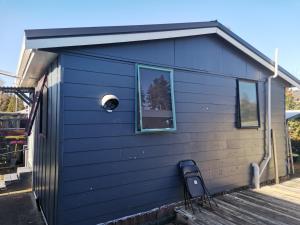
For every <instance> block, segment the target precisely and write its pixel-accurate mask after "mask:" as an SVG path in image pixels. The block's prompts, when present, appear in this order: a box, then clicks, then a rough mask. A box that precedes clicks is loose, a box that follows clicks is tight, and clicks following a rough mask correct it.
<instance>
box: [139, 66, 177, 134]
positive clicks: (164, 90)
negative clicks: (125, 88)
mask: <svg viewBox="0 0 300 225" xmlns="http://www.w3.org/2000/svg"><path fill="white" fill-rule="evenodd" d="M136 103H137V104H136V106H137V107H136V115H137V116H136V131H137V132H156V131H175V130H176V117H175V103H174V86H173V70H171V69H165V68H159V67H153V66H146V65H137V101H136Z"/></svg>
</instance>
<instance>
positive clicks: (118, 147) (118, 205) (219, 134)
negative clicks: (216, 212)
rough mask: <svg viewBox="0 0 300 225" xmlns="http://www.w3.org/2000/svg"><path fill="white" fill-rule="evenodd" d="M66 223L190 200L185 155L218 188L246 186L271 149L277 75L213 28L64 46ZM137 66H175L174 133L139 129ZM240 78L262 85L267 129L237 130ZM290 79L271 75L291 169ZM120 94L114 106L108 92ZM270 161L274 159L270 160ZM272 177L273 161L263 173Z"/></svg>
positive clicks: (280, 140)
mask: <svg viewBox="0 0 300 225" xmlns="http://www.w3.org/2000/svg"><path fill="white" fill-rule="evenodd" d="M60 54H61V56H60V57H61V67H62V82H63V83H62V87H61V88H62V93H61V94H62V96H61V101H62V106H61V107H62V109H61V113H62V117H61V125H62V130H61V134H60V137H61V149H60V154H61V156H62V161H61V165H60V166H61V168H60V170H59V172H60V175H61V182H60V185H59V188H60V189H59V190H60V191H61V192H60V197H59V201H58V202H59V206H58V207H59V208H58V219H59V224H65V225H67V224H68V225H75V224H78V225H79V224H80V225H85V224H97V223H100V222H105V221H108V220H111V219H115V218H119V217H122V216H126V215H132V214H134V213H138V212H141V211H146V210H150V209H152V208H154V207H158V206H161V205H163V204H168V203H171V202H176V201H179V200H182V199H183V197H182V186H181V184H180V181H179V177H178V171H177V167H176V166H177V162H178V161H179V160H182V159H189V158H192V159H194V160H195V161H197V163H198V164H199V166H200V168H201V170H202V173H203V175H204V178H205V181H206V183H207V186H208V188H209V190H211V192H219V191H225V190H229V189H232V188H236V187H240V186H244V185H248V184H249V182H250V163H251V162H260V160H262V158H263V154H264V139H265V137H264V134H265V132H264V126H265V115H264V114H265V97H266V96H265V91H266V88H265V83H264V82H265V79H266V78H267V76H268V75H270V74H271V72H270V71H267V70H265V69H264V68H263V67H261V66H260V65H258V64H257V63H256V62H254V61H253V60H252V59H250V58H248V57H247V56H245V55H244V54H243V53H241V52H239V51H238V50H237V49H235V48H234V47H233V46H231V45H229V44H228V43H227V42H225V41H223V40H221V39H220V38H218V37H217V36H215V35H207V36H202V37H188V38H179V39H169V40H159V41H148V42H136V43H127V44H126V43H124V44H116V45H105V46H93V47H80V48H70V49H65V50H63V51H62V52H60ZM136 63H142V64H146V65H155V66H162V67H168V68H173V69H174V89H175V103H176V117H177V131H176V132H175V133H156V134H135V91H136V90H135V81H136V74H135V73H136V72H135V66H136ZM236 78H248V79H253V80H257V81H258V82H259V101H260V115H261V128H259V129H237V128H235V107H236ZM284 86H285V83H284V82H283V81H282V80H280V79H277V80H276V81H274V82H273V93H274V94H273V96H274V97H273V103H274V104H273V114H272V116H273V127H274V129H275V131H276V137H277V145H278V147H277V148H278V150H279V152H278V158H279V167H280V171H279V172H280V175H285V174H286V168H285V158H286V154H285V139H284ZM107 93H112V94H115V95H117V96H118V97H119V98H120V106H119V107H118V108H117V110H115V111H114V112H113V113H107V112H105V111H104V110H103V109H102V108H101V107H100V104H99V99H100V97H101V96H103V95H104V94H107ZM271 164H272V163H271ZM272 176H273V168H272V165H271V166H269V167H268V168H267V170H266V173H265V175H264V179H269V178H271V177H272Z"/></svg>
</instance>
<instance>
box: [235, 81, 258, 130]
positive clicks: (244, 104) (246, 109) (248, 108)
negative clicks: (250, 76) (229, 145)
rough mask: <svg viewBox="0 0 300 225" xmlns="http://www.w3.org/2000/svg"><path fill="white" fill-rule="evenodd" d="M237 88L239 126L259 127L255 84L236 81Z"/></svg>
mask: <svg viewBox="0 0 300 225" xmlns="http://www.w3.org/2000/svg"><path fill="white" fill-rule="evenodd" d="M238 87H239V126H240V127H259V125H260V124H259V112H258V100H257V99H258V98H257V83H256V82H252V81H241V80H240V81H238Z"/></svg>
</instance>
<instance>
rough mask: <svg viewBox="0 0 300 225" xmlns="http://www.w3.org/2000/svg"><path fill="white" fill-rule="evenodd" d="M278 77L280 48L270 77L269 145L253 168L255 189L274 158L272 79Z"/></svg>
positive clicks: (258, 186)
mask: <svg viewBox="0 0 300 225" xmlns="http://www.w3.org/2000/svg"><path fill="white" fill-rule="evenodd" d="M277 76H278V48H276V49H275V66H274V75H273V76H270V77H268V80H267V82H268V109H267V110H268V117H267V119H268V127H267V133H268V144H267V152H266V155H265V157H264V159H263V161H262V162H261V163H260V165H259V166H258V164H257V163H252V167H253V185H254V187H255V189H259V188H260V178H261V176H262V174H263V172H264V170H265V169H266V167H267V165H268V163H269V162H270V160H271V158H272V143H271V141H272V140H271V135H272V105H271V101H272V96H271V95H272V91H271V87H272V86H271V83H272V79H275V78H276V77H277Z"/></svg>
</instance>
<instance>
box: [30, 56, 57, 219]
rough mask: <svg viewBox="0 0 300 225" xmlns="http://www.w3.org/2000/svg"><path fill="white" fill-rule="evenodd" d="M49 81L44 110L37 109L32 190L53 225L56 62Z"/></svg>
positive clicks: (55, 195)
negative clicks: (42, 121) (41, 116)
mask: <svg viewBox="0 0 300 225" xmlns="http://www.w3.org/2000/svg"><path fill="white" fill-rule="evenodd" d="M46 74H47V76H48V78H47V83H46V87H45V88H44V93H43V105H44V107H42V108H43V110H42V109H41V106H40V107H39V110H38V114H37V116H36V120H35V124H34V129H33V134H32V135H34V161H33V165H34V166H33V191H34V193H35V195H36V197H37V198H38V200H39V203H40V206H41V209H42V211H43V213H44V215H45V218H46V219H47V221H48V225H54V224H56V223H55V220H56V212H57V200H58V194H59V190H58V183H59V181H58V179H59V174H58V169H59V130H60V128H59V117H60V116H59V109H60V67H59V61H58V60H55V61H54V62H53V63H52V64H51V65H50V66H49V68H48V71H47V72H46ZM41 113H44V114H43V120H44V125H43V126H44V128H43V129H42V130H43V131H42V130H41V131H42V132H41V133H40V123H41V121H40V114H41Z"/></svg>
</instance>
